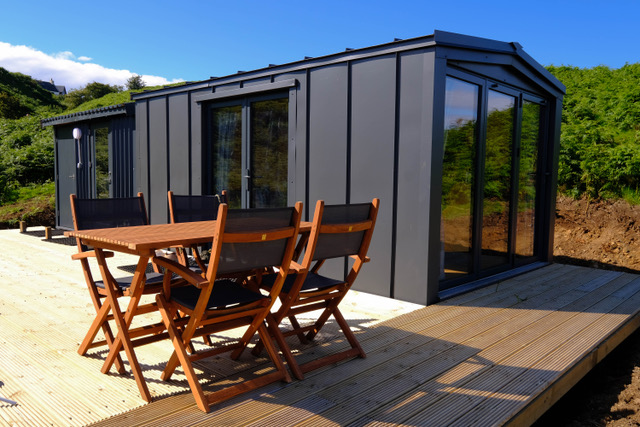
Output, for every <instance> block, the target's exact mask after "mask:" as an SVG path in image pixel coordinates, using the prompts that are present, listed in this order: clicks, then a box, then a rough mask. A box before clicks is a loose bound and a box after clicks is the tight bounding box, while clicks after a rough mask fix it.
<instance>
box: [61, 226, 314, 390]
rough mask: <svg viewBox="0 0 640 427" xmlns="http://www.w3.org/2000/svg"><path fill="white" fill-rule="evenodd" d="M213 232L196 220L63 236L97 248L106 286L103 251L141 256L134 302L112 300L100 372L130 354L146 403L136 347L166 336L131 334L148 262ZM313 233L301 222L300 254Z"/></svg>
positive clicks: (132, 292) (154, 331)
mask: <svg viewBox="0 0 640 427" xmlns="http://www.w3.org/2000/svg"><path fill="white" fill-rule="evenodd" d="M214 230H215V221H197V222H182V223H176V224H152V225H139V226H131V227H117V228H101V229H91V230H75V231H66V232H65V233H64V234H65V236H67V237H75V238H79V239H80V240H81V241H82V243H83V244H86V245H90V246H92V247H93V248H94V249H95V251H96V260H97V262H98V266H99V267H100V272H101V275H102V280H103V281H104V283H105V284H106V283H108V280H109V274H107V272H108V267H107V263H106V255H105V252H104V251H114V252H122V253H127V254H131V255H137V256H138V257H139V260H138V263H137V265H136V270H135V272H134V275H133V280H132V282H131V288H130V290H129V294H130V297H131V299H130V301H129V304H128V306H127V309H126V311H125V312H124V313H123V312H122V311H121V310H120V308H119V305H118V303H117V301H115V300H110V301H109V303H110V306H111V307H112V311H113V318H114V321H115V323H116V327H117V330H118V332H117V335H116V338H115V340H114V341H113V343H112V344H111V345H110V346H109V353H108V355H107V357H106V359H105V361H104V364H103V366H102V369H101V371H102V372H103V373H107V372H109V370H110V369H111V367H112V366H113V364H114V362H115V360H116V357H117V356H118V355H119V354H120V351H121V350H124V351H125V354H126V355H127V359H128V360H129V364H130V367H131V371H132V373H133V376H134V378H135V380H136V383H137V385H138V389H139V391H140V394H141V396H142V398H143V399H144V400H145V401H147V402H150V401H151V400H152V398H151V394H150V393H149V389H148V387H147V384H146V382H145V380H144V377H143V375H142V370H141V369H140V364H139V363H138V360H137V357H136V354H135V351H134V347H136V346H138V345H144V344H148V343H151V342H156V341H158V340H159V339H163V338H164V334H162V335H161V334H160V333H159V331H158V329H157V327H156V328H150V329H148V330H147V331H146V335H147V337H144V333H145V331H144V330H143V331H142V332H141V333H140V332H138V333H136V336H135V337H132V336H131V334H130V333H129V331H130V327H131V323H132V321H133V318H134V315H135V313H136V309H137V307H138V305H139V304H140V300H141V298H142V295H143V291H144V277H145V273H146V270H147V266H148V264H149V260H150V259H151V258H152V257H153V256H155V253H156V250H159V249H166V248H171V247H178V246H184V247H187V246H191V245H198V244H205V243H209V242H211V241H213V235H214ZM310 231H311V222H307V221H302V222H301V223H300V236H301V237H300V240H299V243H298V246H297V248H296V252H297V253H298V255H299V253H300V251H301V250H302V248H303V247H304V244H305V243H306V239H307V238H308V235H309V232H310ZM108 298H110V299H111V298H112V297H110V296H108ZM96 321H97V320H96ZM161 324H162V322H159V323H158V325H161ZM162 325H163V324H162ZM161 327H163V326H161ZM160 332H161V331H160ZM150 335H152V336H150ZM133 338H136V341H137V342H136V343H135V345H134V342H133V341H132V339H133Z"/></svg>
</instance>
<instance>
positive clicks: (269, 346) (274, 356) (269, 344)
mask: <svg viewBox="0 0 640 427" xmlns="http://www.w3.org/2000/svg"><path fill="white" fill-rule="evenodd" d="M267 328H268V327H267V326H266V325H265V324H264V322H261V323H260V326H259V327H258V335H259V336H260V341H262V342H263V343H264V348H265V349H266V350H267V353H268V354H269V358H270V359H271V361H272V362H273V364H274V365H276V369H277V370H278V372H280V373H281V374H282V379H283V381H285V382H288V383H290V382H291V376H289V372H288V371H287V369H286V368H285V366H284V364H283V363H282V359H280V356H279V355H278V350H277V349H276V347H275V346H274V345H273V341H271V337H270V335H269V334H270V333H269V331H268V329H267ZM285 345H286V344H285ZM287 349H288V347H287ZM289 354H291V352H289ZM285 357H286V356H285ZM294 363H295V361H294Z"/></svg>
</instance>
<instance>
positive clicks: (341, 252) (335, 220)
mask: <svg viewBox="0 0 640 427" xmlns="http://www.w3.org/2000/svg"><path fill="white" fill-rule="evenodd" d="M370 210H371V203H360V204H350V205H326V206H325V207H324V212H323V214H322V225H324V226H326V225H344V224H354V223H362V222H364V221H367V220H369V211H370ZM364 235H365V230H359V231H349V230H348V228H347V229H346V230H344V231H343V232H337V233H323V232H322V229H321V230H320V235H319V236H318V242H317V244H316V248H315V252H314V254H313V260H314V261H315V260H320V259H330V258H338V257H343V256H349V255H355V254H357V253H358V252H359V251H360V248H361V246H362V239H363V238H364Z"/></svg>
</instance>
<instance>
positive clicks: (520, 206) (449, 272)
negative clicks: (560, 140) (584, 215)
mask: <svg viewBox="0 0 640 427" xmlns="http://www.w3.org/2000/svg"><path fill="white" fill-rule="evenodd" d="M542 119H543V101H542V100H539V99H536V98H535V97H533V96H531V95H528V94H525V93H522V92H519V91H517V90H514V89H513V88H506V87H502V86H499V85H498V84H497V83H495V82H491V81H488V80H485V79H479V78H471V77H470V78H468V79H464V78H457V77H452V76H449V77H447V83H446V98H445V129H444V157H443V165H442V167H443V174H442V211H441V214H442V217H441V263H440V266H441V274H440V278H441V286H440V287H441V289H447V288H450V287H453V286H456V285H458V284H460V283H463V282H467V281H470V280H475V279H478V278H481V277H484V276H488V275H491V274H494V273H497V272H500V271H504V270H506V269H509V268H513V267H515V266H517V265H520V264H522V263H523V262H530V261H532V260H535V257H536V256H537V254H538V247H537V244H536V241H537V234H536V233H537V232H538V230H539V229H540V227H539V226H538V224H537V216H536V208H537V206H538V194H539V190H538V188H539V180H540V178H539V176H540V172H539V165H538V158H539V152H540V149H541V145H542V144H541V129H542V127H541V123H542Z"/></svg>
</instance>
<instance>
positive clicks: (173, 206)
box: [169, 191, 227, 223]
mask: <svg viewBox="0 0 640 427" xmlns="http://www.w3.org/2000/svg"><path fill="white" fill-rule="evenodd" d="M221 203H227V193H226V191H223V192H222V193H221V194H219V195H218V194H216V195H177V194H174V193H173V192H172V191H169V211H170V215H171V222H172V223H177V222H192V221H210V220H215V219H216V216H217V215H218V207H219V206H220V204H221Z"/></svg>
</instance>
